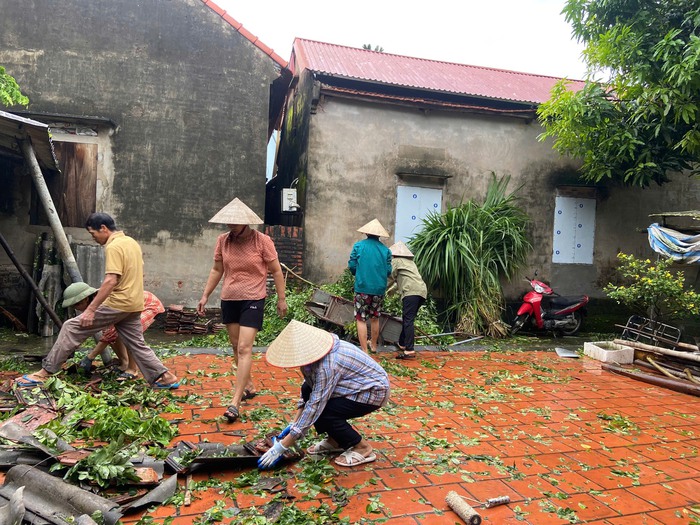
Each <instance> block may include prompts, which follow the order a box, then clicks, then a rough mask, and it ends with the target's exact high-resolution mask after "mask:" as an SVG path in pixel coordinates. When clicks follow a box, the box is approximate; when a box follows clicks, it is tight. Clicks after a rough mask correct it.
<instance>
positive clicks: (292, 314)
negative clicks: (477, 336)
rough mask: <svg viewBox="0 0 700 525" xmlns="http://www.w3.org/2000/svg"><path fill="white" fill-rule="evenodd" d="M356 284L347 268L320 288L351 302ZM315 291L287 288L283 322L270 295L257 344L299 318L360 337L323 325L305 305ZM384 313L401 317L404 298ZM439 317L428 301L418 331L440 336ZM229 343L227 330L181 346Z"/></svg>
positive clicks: (351, 329)
mask: <svg viewBox="0 0 700 525" xmlns="http://www.w3.org/2000/svg"><path fill="white" fill-rule="evenodd" d="M354 285H355V281H354V277H353V276H352V274H351V273H350V272H349V271H348V270H347V269H346V270H345V271H344V272H343V274H342V275H341V276H340V278H339V279H338V280H337V281H336V282H334V283H331V284H324V285H322V286H321V287H320V289H321V290H323V291H325V292H328V293H329V294H331V295H335V296H337V297H343V298H345V299H349V300H352V298H353V296H354V291H353V290H354ZM314 290H315V288H314V287H312V286H298V287H296V288H290V289H288V290H287V291H286V300H287V308H288V311H287V316H286V317H285V318H284V319H280V318H279V317H278V316H277V294H273V295H271V296H269V297H268V298H267V300H266V301H265V317H264V319H263V327H262V330H260V331H259V332H258V335H257V337H256V338H255V344H256V345H259V346H267V345H269V344H270V343H271V342H272V341H274V339H275V338H276V337H277V336H278V335H279V333H280V332H281V331H282V330H283V329H284V327H285V326H287V324H288V323H289V321H290V320H292V319H296V320H297V321H301V322H303V323H308V324H310V325H312V326H318V327H320V328H323V329H324V330H329V331H334V332H337V333H338V334H339V335H341V336H342V335H348V336H353V337H357V330H356V326H355V323H354V322H352V323H351V324H349V325H348V326H345V327H339V326H333V325H329V324H328V323H323V322H322V321H320V320H319V319H317V318H316V317H314V316H313V315H312V314H311V313H309V311H308V310H307V309H306V307H305V305H306V303H307V302H308V301H310V300H311V297H312V296H313V293H314ZM383 310H384V311H385V312H387V313H391V314H393V315H397V316H401V298H400V297H399V296H398V295H388V296H387V297H386V299H385V302H384V308H383ZM437 317H438V315H437V308H436V306H435V303H434V302H433V301H432V300H431V299H430V298H429V299H428V301H427V302H426V303H425V304H424V305H423V306H422V307H421V308H420V310H418V316H417V317H416V322H415V325H416V329H417V330H418V331H419V333H420V331H423V332H425V333H427V334H436V333H439V332H440V331H441V329H440V327H439V325H438V322H437ZM452 339H453V338H451V337H443V338H441V339H440V340H441V341H443V342H451V341H452ZM230 344H231V343H230V342H229V339H228V333H227V332H226V330H222V331H221V332H219V333H218V334H213V335H206V336H196V337H193V338H192V339H190V340H188V341H185V342H183V343H181V344H180V346H184V347H198V348H204V347H212V348H222V347H227V346H230Z"/></svg>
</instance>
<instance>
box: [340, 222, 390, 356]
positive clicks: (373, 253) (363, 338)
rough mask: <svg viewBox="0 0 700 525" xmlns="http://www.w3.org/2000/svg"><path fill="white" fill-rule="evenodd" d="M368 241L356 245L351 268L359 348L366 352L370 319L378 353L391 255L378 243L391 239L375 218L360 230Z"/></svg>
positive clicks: (372, 345) (352, 253) (349, 266)
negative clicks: (380, 315)
mask: <svg viewBox="0 0 700 525" xmlns="http://www.w3.org/2000/svg"><path fill="white" fill-rule="evenodd" d="M357 231H358V232H360V233H364V234H365V235H367V238H366V239H364V240H362V241H358V242H356V243H355V244H354V245H353V247H352V252H351V253H350V260H349V261H348V269H349V270H350V273H352V274H353V275H354V276H355V300H354V311H355V322H356V324H357V338H358V339H359V340H360V347H361V348H362V350H364V351H365V352H367V318H369V320H370V329H371V346H370V348H369V350H370V351H375V352H376V350H377V343H378V341H379V312H380V310H381V309H382V305H383V304H384V294H385V293H386V286H387V278H388V277H389V275H391V252H390V251H389V248H387V247H386V246H384V245H383V244H382V243H381V241H380V240H379V238H380V237H389V233H388V232H387V231H386V230H385V229H384V227H383V226H382V225H381V223H380V222H379V221H378V220H377V219H374V220H372V221H370V222H368V223H367V224H365V225H364V226H362V228H360V229H358V230H357Z"/></svg>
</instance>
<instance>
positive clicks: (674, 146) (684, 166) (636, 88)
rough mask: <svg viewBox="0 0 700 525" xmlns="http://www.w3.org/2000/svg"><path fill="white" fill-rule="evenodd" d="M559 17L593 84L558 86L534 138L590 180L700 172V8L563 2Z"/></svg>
mask: <svg viewBox="0 0 700 525" xmlns="http://www.w3.org/2000/svg"><path fill="white" fill-rule="evenodd" d="M563 13H564V14H565V16H566V20H567V21H568V22H569V23H570V24H571V25H572V29H573V35H574V36H575V37H576V38H577V39H578V40H579V41H580V42H583V43H584V44H585V45H586V47H585V50H584V53H583V56H584V60H585V62H586V65H587V66H588V71H589V81H587V82H586V85H585V87H584V88H583V89H582V90H580V91H578V92H573V91H571V90H570V89H567V82H566V81H561V82H560V83H558V84H557V86H556V87H555V88H554V89H553V91H552V97H551V99H550V100H549V101H548V102H546V103H544V104H542V105H541V106H540V108H539V110H538V112H539V117H540V121H541V123H542V125H543V126H544V129H545V132H544V133H543V134H542V135H541V136H540V139H541V140H544V139H545V138H547V137H552V138H554V148H555V149H556V150H557V151H559V152H560V153H563V154H567V155H571V156H573V157H578V158H580V159H582V160H583V166H582V176H583V178H584V179H585V180H587V181H590V182H599V181H602V180H617V181H622V182H624V183H625V184H628V185H634V186H639V187H647V186H649V184H651V183H652V182H656V183H658V184H663V183H665V182H667V181H668V180H669V179H668V174H669V172H677V171H681V170H688V171H689V172H690V173H691V174H695V175H696V174H698V173H700V165H699V164H698V158H699V155H700V3H698V1H697V0H655V1H652V0H568V1H567V3H566V6H565V7H564V11H563ZM595 75H604V76H605V77H606V78H607V80H604V81H598V82H594V81H592V79H593V78H594V77H595Z"/></svg>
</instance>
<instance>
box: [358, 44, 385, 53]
mask: <svg viewBox="0 0 700 525" xmlns="http://www.w3.org/2000/svg"><path fill="white" fill-rule="evenodd" d="M362 49H367V50H368V51H377V52H378V53H384V48H383V47H382V46H374V48H372V44H362Z"/></svg>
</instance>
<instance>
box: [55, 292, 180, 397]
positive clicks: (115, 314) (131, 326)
mask: <svg viewBox="0 0 700 525" xmlns="http://www.w3.org/2000/svg"><path fill="white" fill-rule="evenodd" d="M80 317H81V316H78V317H73V318H72V319H68V320H67V321H66V322H65V323H63V327H62V328H61V331H60V332H59V334H58V338H57V339H56V342H55V343H54V344H53V347H52V348H51V351H50V352H49V353H48V355H47V356H46V357H45V358H44V359H43V361H42V362H41V365H42V368H43V369H44V370H46V371H47V372H49V373H51V374H55V373H56V372H58V371H59V370H61V367H62V366H63V364H64V363H65V362H66V361H67V360H68V358H70V357H71V356H73V354H74V353H75V350H76V349H77V348H78V347H79V346H80V345H81V344H82V343H83V341H85V340H86V339H87V338H88V337H90V336H91V335H93V334H95V333H97V332H99V331H100V330H104V329H105V328H108V327H109V326H111V325H114V327H115V328H116V329H117V333H118V334H119V337H121V339H122V341H123V342H124V344H125V345H126V347H127V348H128V349H129V352H130V354H131V357H133V358H134V361H135V362H136V365H137V366H138V367H139V370H141V373H142V374H143V377H144V378H145V379H146V381H148V383H149V384H151V385H152V384H153V383H155V382H156V381H157V380H158V378H159V377H160V376H162V375H163V374H164V373H165V372H167V371H168V369H167V368H166V367H165V365H163V363H161V361H160V359H158V357H157V356H156V354H155V353H154V352H153V350H152V349H151V347H150V346H148V345H147V344H146V342H145V341H144V340H143V332H142V331H141V312H122V311H121V310H115V309H114V308H109V307H107V306H100V307H99V308H98V309H97V310H96V311H95V320H94V321H93V323H92V326H89V327H86V328H84V327H82V326H80Z"/></svg>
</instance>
